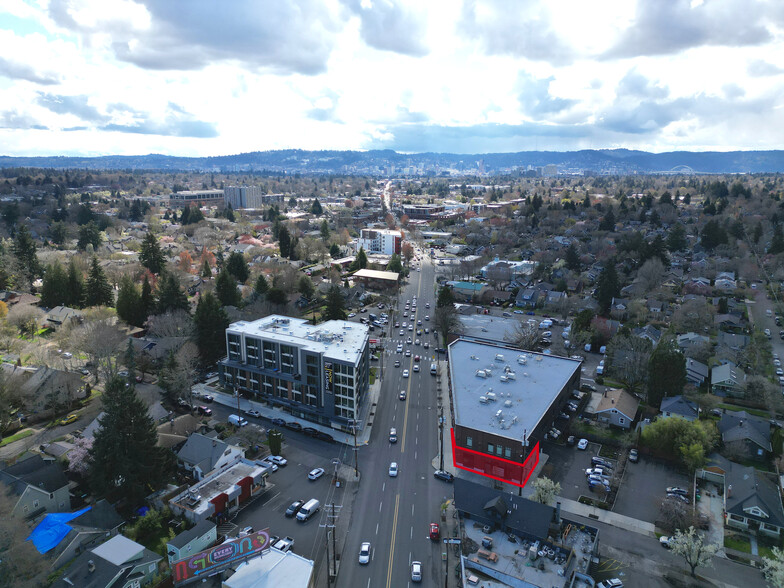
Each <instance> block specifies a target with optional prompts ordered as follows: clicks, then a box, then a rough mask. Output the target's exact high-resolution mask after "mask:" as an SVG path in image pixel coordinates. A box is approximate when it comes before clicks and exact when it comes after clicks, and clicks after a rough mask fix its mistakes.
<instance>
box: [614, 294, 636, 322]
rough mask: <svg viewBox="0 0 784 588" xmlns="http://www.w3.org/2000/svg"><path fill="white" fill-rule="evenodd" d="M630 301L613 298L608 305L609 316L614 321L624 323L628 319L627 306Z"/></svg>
mask: <svg viewBox="0 0 784 588" xmlns="http://www.w3.org/2000/svg"><path fill="white" fill-rule="evenodd" d="M630 303H631V301H630V300H629V299H628V298H615V297H613V299H612V302H611V304H610V316H611V317H613V318H614V319H616V320H621V321H625V320H626V319H627V318H629V304H630Z"/></svg>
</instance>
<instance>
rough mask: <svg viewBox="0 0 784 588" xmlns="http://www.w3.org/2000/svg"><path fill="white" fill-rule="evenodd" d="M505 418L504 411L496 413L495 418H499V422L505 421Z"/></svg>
mask: <svg viewBox="0 0 784 588" xmlns="http://www.w3.org/2000/svg"><path fill="white" fill-rule="evenodd" d="M503 416H504V411H503V410H499V411H498V412H496V413H495V418H497V419H498V420H499V421H500V420H502V419H503Z"/></svg>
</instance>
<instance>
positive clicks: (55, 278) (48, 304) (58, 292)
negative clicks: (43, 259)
mask: <svg viewBox="0 0 784 588" xmlns="http://www.w3.org/2000/svg"><path fill="white" fill-rule="evenodd" d="M67 281H68V274H66V273H65V270H64V269H63V266H61V265H60V263H59V262H57V261H55V262H54V263H53V264H52V265H49V266H47V268H46V272H45V273H44V279H43V285H42V286H41V292H40V296H41V303H40V305H41V306H43V307H44V308H54V307H55V306H60V305H61V304H65V300H66V295H67V291H66V285H67Z"/></svg>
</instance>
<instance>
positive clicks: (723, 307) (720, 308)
mask: <svg viewBox="0 0 784 588" xmlns="http://www.w3.org/2000/svg"><path fill="white" fill-rule="evenodd" d="M729 311H730V305H729V303H728V302H727V299H726V298H725V297H724V296H722V297H721V298H719V304H718V305H717V307H716V312H718V313H719V314H728V313H729Z"/></svg>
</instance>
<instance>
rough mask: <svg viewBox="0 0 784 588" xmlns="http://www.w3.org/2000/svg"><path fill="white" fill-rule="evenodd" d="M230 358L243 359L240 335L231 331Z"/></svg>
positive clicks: (229, 338) (233, 359)
mask: <svg viewBox="0 0 784 588" xmlns="http://www.w3.org/2000/svg"><path fill="white" fill-rule="evenodd" d="M228 340H229V359H230V360H231V361H242V349H241V348H240V340H241V338H240V336H239V335H235V334H233V333H229V335H228Z"/></svg>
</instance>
